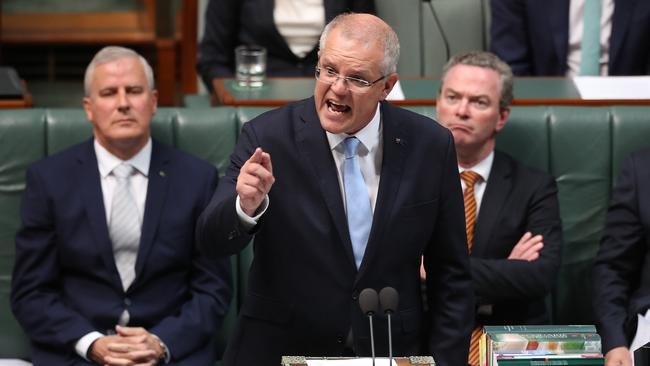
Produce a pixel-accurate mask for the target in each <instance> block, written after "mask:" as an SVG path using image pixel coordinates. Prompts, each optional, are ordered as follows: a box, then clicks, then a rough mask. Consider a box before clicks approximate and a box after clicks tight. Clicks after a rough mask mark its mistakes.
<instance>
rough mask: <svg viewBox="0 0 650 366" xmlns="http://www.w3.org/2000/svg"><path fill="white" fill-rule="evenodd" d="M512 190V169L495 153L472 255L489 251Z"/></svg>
mask: <svg viewBox="0 0 650 366" xmlns="http://www.w3.org/2000/svg"><path fill="white" fill-rule="evenodd" d="M511 188H512V179H511V167H510V166H509V165H508V164H507V162H506V161H504V159H503V157H502V156H501V155H500V153H499V152H496V151H495V153H494V162H493V164H492V170H491V172H490V177H489V178H488V184H487V187H486V188H485V192H484V193H483V200H482V201H481V208H480V210H479V216H478V220H477V221H476V229H475V234H474V245H473V247H472V253H475V254H477V255H478V256H481V255H482V254H483V253H485V252H486V251H487V249H488V248H487V243H488V242H489V240H490V236H491V235H492V230H493V229H494V228H495V226H496V224H495V223H496V222H497V220H498V219H499V216H500V213H501V209H502V208H503V206H504V203H505V201H506V199H507V198H508V195H509V193H510V190H511Z"/></svg>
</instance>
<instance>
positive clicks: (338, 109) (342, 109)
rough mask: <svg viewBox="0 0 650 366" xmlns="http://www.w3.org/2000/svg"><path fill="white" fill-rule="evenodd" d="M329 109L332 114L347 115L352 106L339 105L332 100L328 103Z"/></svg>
mask: <svg viewBox="0 0 650 366" xmlns="http://www.w3.org/2000/svg"><path fill="white" fill-rule="evenodd" d="M327 109H328V110H329V111H330V112H332V113H346V112H349V111H350V106H347V105H345V104H339V103H336V102H333V101H331V100H328V101H327Z"/></svg>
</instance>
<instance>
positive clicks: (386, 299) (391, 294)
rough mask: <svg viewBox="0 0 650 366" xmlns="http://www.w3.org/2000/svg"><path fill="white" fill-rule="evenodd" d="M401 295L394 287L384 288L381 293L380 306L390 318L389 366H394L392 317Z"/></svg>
mask: <svg viewBox="0 0 650 366" xmlns="http://www.w3.org/2000/svg"><path fill="white" fill-rule="evenodd" d="M398 301H399V295H398V294H397V290H395V289H394V288H392V287H384V288H383V289H381V291H379V304H380V305H381V311H383V312H384V314H386V317H388V364H389V365H391V366H392V365H393V334H392V333H393V332H392V330H391V324H390V315H391V314H393V313H394V312H395V311H396V310H397V303H398Z"/></svg>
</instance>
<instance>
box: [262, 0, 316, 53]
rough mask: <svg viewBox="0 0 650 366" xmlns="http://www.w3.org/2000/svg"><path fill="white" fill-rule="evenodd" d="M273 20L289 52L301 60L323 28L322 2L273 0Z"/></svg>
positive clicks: (314, 43)
mask: <svg viewBox="0 0 650 366" xmlns="http://www.w3.org/2000/svg"><path fill="white" fill-rule="evenodd" d="M273 20H274V22H275V27H276V28H277V29H278V32H279V33H280V35H282V37H284V39H285V41H286V42H287V44H288V45H289V48H290V49H291V52H293V53H294V54H295V55H296V56H298V57H300V58H303V57H305V56H306V55H307V54H308V53H309V52H311V50H313V49H314V46H316V43H318V39H319V37H320V34H321V32H322V31H323V28H325V6H324V5H323V0H275V5H274V8H273Z"/></svg>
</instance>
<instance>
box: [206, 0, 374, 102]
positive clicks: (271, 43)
mask: <svg viewBox="0 0 650 366" xmlns="http://www.w3.org/2000/svg"><path fill="white" fill-rule="evenodd" d="M323 5H324V6H325V24H327V22H329V21H330V20H332V19H333V18H334V17H335V16H337V15H338V14H341V13H344V12H347V11H352V12H356V13H374V12H375V2H374V0H324V1H323ZM273 6H274V1H273V0H210V2H209V3H208V7H207V9H206V11H205V31H204V34H203V39H202V40H201V43H200V47H199V62H198V66H197V68H198V71H199V74H201V77H202V79H203V82H204V83H205V85H206V86H207V87H208V89H210V90H212V79H214V78H226V77H233V75H234V74H235V47H237V46H239V45H243V44H246V45H259V46H263V47H265V48H266V50H267V64H266V74H267V76H314V72H315V67H316V61H317V59H318V56H317V51H318V50H317V48H318V47H316V46H317V45H316V44H314V49H313V50H312V51H311V52H309V53H308V54H307V55H306V56H305V57H304V58H300V57H298V56H296V55H295V54H294V53H293V52H291V49H290V48H289V45H288V44H287V42H286V40H285V39H284V37H282V35H281V34H280V32H279V31H278V29H277V28H276V27H275V23H274V21H273Z"/></svg>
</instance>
